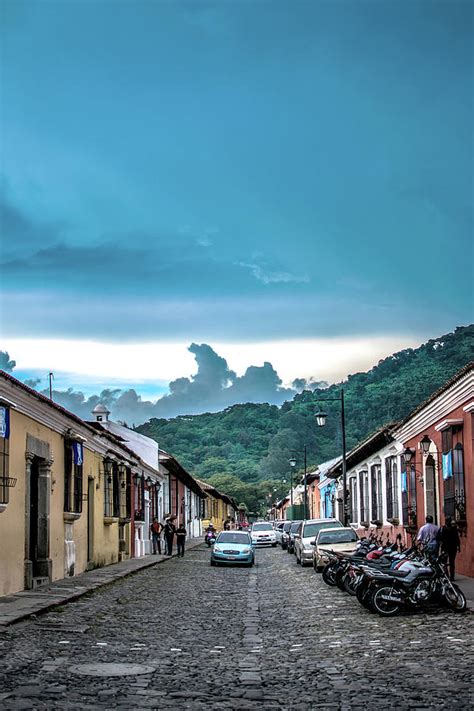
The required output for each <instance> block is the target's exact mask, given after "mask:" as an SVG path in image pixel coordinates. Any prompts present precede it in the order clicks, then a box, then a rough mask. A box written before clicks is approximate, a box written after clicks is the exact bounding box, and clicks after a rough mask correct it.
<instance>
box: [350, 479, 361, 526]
mask: <svg viewBox="0 0 474 711" xmlns="http://www.w3.org/2000/svg"><path fill="white" fill-rule="evenodd" d="M349 491H350V506H351V523H356V522H357V521H358V520H359V516H358V511H357V479H356V478H355V476H354V477H352V478H351V479H350V480H349Z"/></svg>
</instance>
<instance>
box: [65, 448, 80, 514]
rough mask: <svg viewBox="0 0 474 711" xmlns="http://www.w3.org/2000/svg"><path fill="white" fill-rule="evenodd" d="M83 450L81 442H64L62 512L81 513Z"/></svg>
mask: <svg viewBox="0 0 474 711" xmlns="http://www.w3.org/2000/svg"><path fill="white" fill-rule="evenodd" d="M83 461H84V448H83V446H82V443H81V442H76V441H74V440H65V441H64V511H66V512H69V513H81V512H82V479H83V476H82V471H83Z"/></svg>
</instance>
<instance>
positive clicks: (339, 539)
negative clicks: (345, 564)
mask: <svg viewBox="0 0 474 711" xmlns="http://www.w3.org/2000/svg"><path fill="white" fill-rule="evenodd" d="M358 542H359V536H358V535H357V533H356V532H355V531H354V529H353V528H351V527H350V526H349V527H348V528H341V527H340V526H339V527H338V528H325V529H324V530H321V531H320V532H319V533H318V535H317V537H316V543H315V545H314V546H313V555H312V559H313V568H314V569H315V570H316V572H318V573H319V572H320V571H321V570H322V569H323V568H324V566H325V565H326V563H327V562H328V560H329V559H328V558H327V557H326V556H325V553H324V550H325V549H327V550H331V551H339V552H341V553H352V552H353V551H355V549H356V548H357V544H358Z"/></svg>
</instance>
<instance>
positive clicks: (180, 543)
mask: <svg viewBox="0 0 474 711" xmlns="http://www.w3.org/2000/svg"><path fill="white" fill-rule="evenodd" d="M185 541H186V528H185V527H184V523H180V524H179V526H178V528H177V529H176V545H177V547H178V558H184V543H185Z"/></svg>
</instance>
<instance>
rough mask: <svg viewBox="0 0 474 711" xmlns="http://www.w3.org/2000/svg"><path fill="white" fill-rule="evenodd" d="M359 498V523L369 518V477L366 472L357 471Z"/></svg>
mask: <svg viewBox="0 0 474 711" xmlns="http://www.w3.org/2000/svg"><path fill="white" fill-rule="evenodd" d="M359 498H360V520H361V523H362V522H363V521H364V522H366V521H368V520H369V479H368V472H359Z"/></svg>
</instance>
